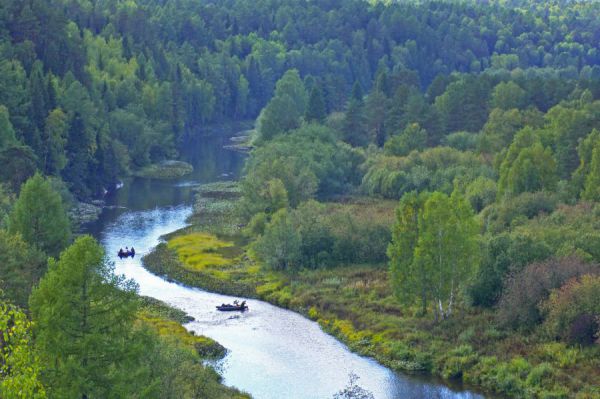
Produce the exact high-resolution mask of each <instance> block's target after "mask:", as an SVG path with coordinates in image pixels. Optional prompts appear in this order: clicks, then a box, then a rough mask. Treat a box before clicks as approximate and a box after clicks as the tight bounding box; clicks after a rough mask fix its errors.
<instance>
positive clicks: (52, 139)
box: [43, 108, 69, 175]
mask: <svg viewBox="0 0 600 399" xmlns="http://www.w3.org/2000/svg"><path fill="white" fill-rule="evenodd" d="M68 132H69V121H68V117H67V115H66V114H65V113H64V112H63V111H62V110H61V109H60V108H57V109H55V110H53V111H52V112H50V114H49V115H48V118H46V123H45V127H44V135H43V142H44V159H43V166H44V170H45V171H46V173H47V174H51V175H59V173H60V172H61V171H62V170H63V169H64V168H65V166H66V165H67V157H66V155H65V145H66V143H67V134H68Z"/></svg>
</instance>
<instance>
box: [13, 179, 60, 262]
mask: <svg viewBox="0 0 600 399" xmlns="http://www.w3.org/2000/svg"><path fill="white" fill-rule="evenodd" d="M8 229H9V231H10V232H11V233H12V234H20V235H21V236H22V237H23V239H24V240H25V241H26V242H27V243H28V244H29V245H32V246H34V247H36V248H38V249H40V250H41V251H43V252H45V253H46V254H47V255H49V256H57V255H58V254H59V253H60V251H61V250H62V249H63V248H65V247H66V246H67V244H68V242H69V240H70V239H71V228H70V223H69V219H68V217H67V214H66V212H65V209H64V208H63V204H62V200H61V197H60V195H59V194H58V193H56V192H55V191H54V190H53V189H52V187H51V186H50V183H49V182H48V181H47V180H46V179H44V178H43V177H42V176H41V175H40V174H39V173H37V174H35V175H34V176H33V177H32V178H31V179H29V180H27V182H26V183H25V184H24V185H23V187H22V188H21V193H20V194H19V198H18V199H17V201H16V202H15V206H14V207H13V210H12V212H11V214H10V217H9V222H8Z"/></svg>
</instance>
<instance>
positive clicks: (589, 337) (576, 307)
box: [542, 274, 600, 345]
mask: <svg viewBox="0 0 600 399" xmlns="http://www.w3.org/2000/svg"><path fill="white" fill-rule="evenodd" d="M542 308H543V309H544V310H545V311H546V312H547V315H548V316H547V320H546V326H547V328H548V330H549V332H550V333H551V334H553V335H555V336H556V337H559V338H561V339H563V340H565V341H567V342H569V343H572V344H580V345H591V344H592V343H593V342H594V341H595V340H596V339H597V338H598V332H600V331H598V320H597V318H598V316H599V315H600V276H598V275H590V274H588V275H584V276H580V277H579V278H573V279H572V280H570V281H568V282H567V283H566V284H565V285H563V286H562V287H561V288H560V289H557V290H554V291H553V292H552V293H551V295H550V298H549V300H548V301H547V302H545V303H544V305H543V306H542Z"/></svg>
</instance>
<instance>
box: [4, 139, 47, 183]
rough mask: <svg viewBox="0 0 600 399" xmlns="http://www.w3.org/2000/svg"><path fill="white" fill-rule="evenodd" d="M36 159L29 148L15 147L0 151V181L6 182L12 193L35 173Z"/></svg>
mask: <svg viewBox="0 0 600 399" xmlns="http://www.w3.org/2000/svg"><path fill="white" fill-rule="evenodd" d="M37 161H38V160H37V158H36V156H35V154H34V153H33V151H32V150H31V148H29V147H26V146H15V147H10V148H7V149H4V150H0V164H1V165H2V168H0V181H2V182H6V184H7V185H8V186H9V187H10V189H11V190H12V191H13V192H19V190H20V189H21V186H22V184H23V183H25V181H26V180H27V179H29V178H30V177H32V176H33V175H34V174H35V172H36V169H37V167H36V164H37Z"/></svg>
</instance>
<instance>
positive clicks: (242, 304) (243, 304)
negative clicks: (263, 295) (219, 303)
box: [240, 301, 246, 309]
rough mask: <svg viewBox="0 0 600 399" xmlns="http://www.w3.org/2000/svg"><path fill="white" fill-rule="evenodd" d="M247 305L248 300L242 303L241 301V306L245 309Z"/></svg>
mask: <svg viewBox="0 0 600 399" xmlns="http://www.w3.org/2000/svg"><path fill="white" fill-rule="evenodd" d="M245 307H246V301H242V303H240V308H242V309H244V308H245Z"/></svg>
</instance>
